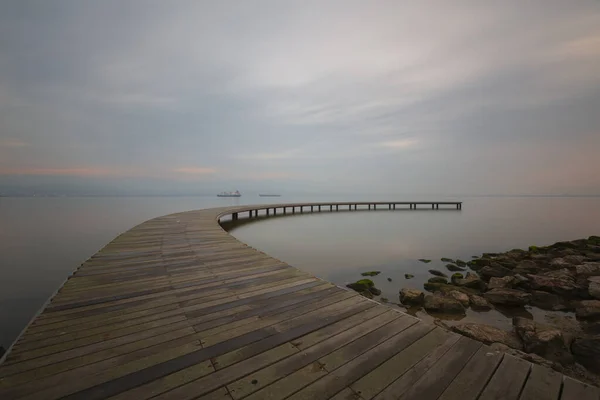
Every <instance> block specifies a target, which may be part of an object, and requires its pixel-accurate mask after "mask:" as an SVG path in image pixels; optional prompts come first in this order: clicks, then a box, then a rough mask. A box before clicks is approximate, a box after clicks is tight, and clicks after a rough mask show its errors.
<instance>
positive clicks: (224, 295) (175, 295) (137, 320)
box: [0, 202, 600, 400]
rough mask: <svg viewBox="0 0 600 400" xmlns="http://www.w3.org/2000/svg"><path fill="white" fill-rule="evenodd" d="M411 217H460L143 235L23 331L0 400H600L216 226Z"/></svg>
mask: <svg viewBox="0 0 600 400" xmlns="http://www.w3.org/2000/svg"><path fill="white" fill-rule="evenodd" d="M402 206H403V207H405V208H407V209H413V208H423V207H424V208H426V209H431V208H434V209H435V210H437V209H438V208H439V207H440V206H442V208H444V207H453V206H454V207H455V208H454V209H459V210H460V208H461V206H460V203H444V202H435V203H431V202H429V203H424V202H417V203H415V202H404V203H398V202H391V203H360V202H359V203H356V202H353V203H306V204H287V205H286V204H278V205H262V206H240V207H226V208H216V209H208V210H201V211H191V212H184V213H178V214H172V215H168V216H164V217H160V218H155V219H153V220H150V221H147V222H145V223H143V224H141V225H138V226H136V227H134V228H133V229H131V230H129V231H127V232H125V233H123V234H122V235H120V236H118V237H117V238H116V239H114V240H113V241H112V242H111V243H109V244H108V245H107V246H106V247H104V248H103V249H102V250H100V251H99V252H98V253H97V254H95V255H94V256H93V257H91V258H90V259H89V260H87V261H86V262H85V263H83V265H82V266H81V267H80V268H79V269H77V271H76V272H75V273H74V274H73V275H72V276H71V277H70V278H69V279H68V280H67V281H66V283H65V284H64V285H63V287H62V288H61V289H60V290H59V291H58V293H57V294H56V295H55V296H54V297H53V298H52V300H51V301H50V302H49V303H48V305H47V306H46V307H45V309H44V310H43V311H42V312H41V313H40V314H39V315H38V316H37V317H36V318H35V319H34V320H33V321H32V322H31V324H30V325H29V326H28V327H27V328H26V330H25V331H24V332H23V334H22V335H21V336H20V337H19V339H18V340H17V342H16V343H15V345H14V346H13V347H12V348H11V349H10V351H9V354H8V356H7V357H6V359H5V361H4V363H3V364H2V365H0V399H41V400H42V399H43V400H51V399H59V398H65V399H70V400H75V399H81V400H94V399H108V398H110V399H113V400H116V399H135V400H137V399H150V398H152V399H161V400H164V399H197V398H200V399H229V400H234V399H235V400H237V399H253V400H255V399H293V400H299V399H336V400H341V399H363V400H367V399H419V400H429V399H431V400H433V399H444V400H450V399H460V400H469V399H473V400H474V399H481V400H489V399H506V400H510V399H532V400H533V399H534V400H544V399H547V400H557V399H566V400H592V399H594V400H599V399H600V392H599V391H598V389H597V388H595V387H591V386H587V385H584V384H582V383H580V382H578V381H576V380H573V379H571V378H569V377H566V376H563V375H561V374H559V373H557V372H555V371H552V370H550V369H547V368H544V367H540V366H538V365H533V364H531V363H529V362H526V361H524V360H521V359H518V358H514V357H512V356H510V355H504V354H499V353H496V352H493V351H491V350H490V349H489V348H488V346H486V345H483V344H481V343H479V342H477V341H474V340H471V339H468V338H466V337H462V336H459V335H457V334H454V333H451V332H448V331H446V330H444V329H442V328H440V327H436V326H434V325H430V324H427V323H424V322H422V321H420V320H418V319H416V318H414V317H411V316H409V315H406V314H404V313H402V312H400V311H398V310H396V309H394V308H392V307H388V306H386V305H381V304H378V303H376V302H374V301H372V300H368V299H366V298H364V297H362V296H360V295H358V294H357V293H355V292H353V291H349V290H346V289H344V288H340V287H337V286H335V285H333V284H331V283H328V282H326V281H323V280H321V279H318V278H316V277H314V276H311V275H310V274H307V273H305V272H302V271H300V270H298V269H296V268H294V267H291V266H289V265H287V264H285V263H284V262H281V261H279V260H276V259H274V258H273V257H270V256H269V255H267V254H264V253H262V252H260V251H258V250H256V249H253V248H251V247H249V246H247V245H245V244H244V243H241V242H239V241H238V240H237V239H235V238H234V237H232V236H230V235H229V234H228V233H227V232H225V231H224V230H223V229H222V228H221V226H220V225H219V223H218V221H219V220H220V219H226V218H230V217H231V218H232V219H237V218H239V217H240V216H246V215H247V216H249V217H255V216H257V215H259V212H260V215H267V214H268V215H270V214H271V213H272V214H276V213H277V212H280V213H286V212H291V213H293V212H304V211H306V212H309V210H312V211H313V212H319V210H321V212H324V211H333V210H339V211H341V210H343V209H346V210H350V211H353V210H358V209H371V207H372V209H373V210H379V209H386V208H387V209H388V210H393V209H394V208H400V207H402ZM408 207H410V208H408Z"/></svg>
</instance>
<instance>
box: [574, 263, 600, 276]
mask: <svg viewBox="0 0 600 400" xmlns="http://www.w3.org/2000/svg"><path fill="white" fill-rule="evenodd" d="M575 273H576V274H577V275H583V276H599V275H600V262H588V263H584V264H582V265H578V266H576V267H575Z"/></svg>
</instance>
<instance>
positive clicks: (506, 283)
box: [488, 276, 515, 290]
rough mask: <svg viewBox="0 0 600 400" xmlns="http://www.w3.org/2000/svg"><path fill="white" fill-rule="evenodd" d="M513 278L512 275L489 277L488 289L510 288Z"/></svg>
mask: <svg viewBox="0 0 600 400" xmlns="http://www.w3.org/2000/svg"><path fill="white" fill-rule="evenodd" d="M514 280H515V278H513V277H512V276H505V277H503V278H496V277H493V278H490V281H489V282H488V289H490V290H491V289H505V288H511V287H512V283H513V281H514Z"/></svg>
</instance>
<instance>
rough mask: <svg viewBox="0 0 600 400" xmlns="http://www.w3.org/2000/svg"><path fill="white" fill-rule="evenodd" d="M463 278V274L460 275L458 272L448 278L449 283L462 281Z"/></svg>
mask: <svg viewBox="0 0 600 400" xmlns="http://www.w3.org/2000/svg"><path fill="white" fill-rule="evenodd" d="M463 278H464V276H463V274H461V273H460V272H455V273H453V274H452V276H451V277H450V282H452V283H454V282H455V281H456V280H457V279H463Z"/></svg>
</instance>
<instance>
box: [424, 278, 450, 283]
mask: <svg viewBox="0 0 600 400" xmlns="http://www.w3.org/2000/svg"><path fill="white" fill-rule="evenodd" d="M427 282H429V283H448V280H447V279H446V278H444V277H442V276H434V277H431V278H429V279H428V280H427Z"/></svg>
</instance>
